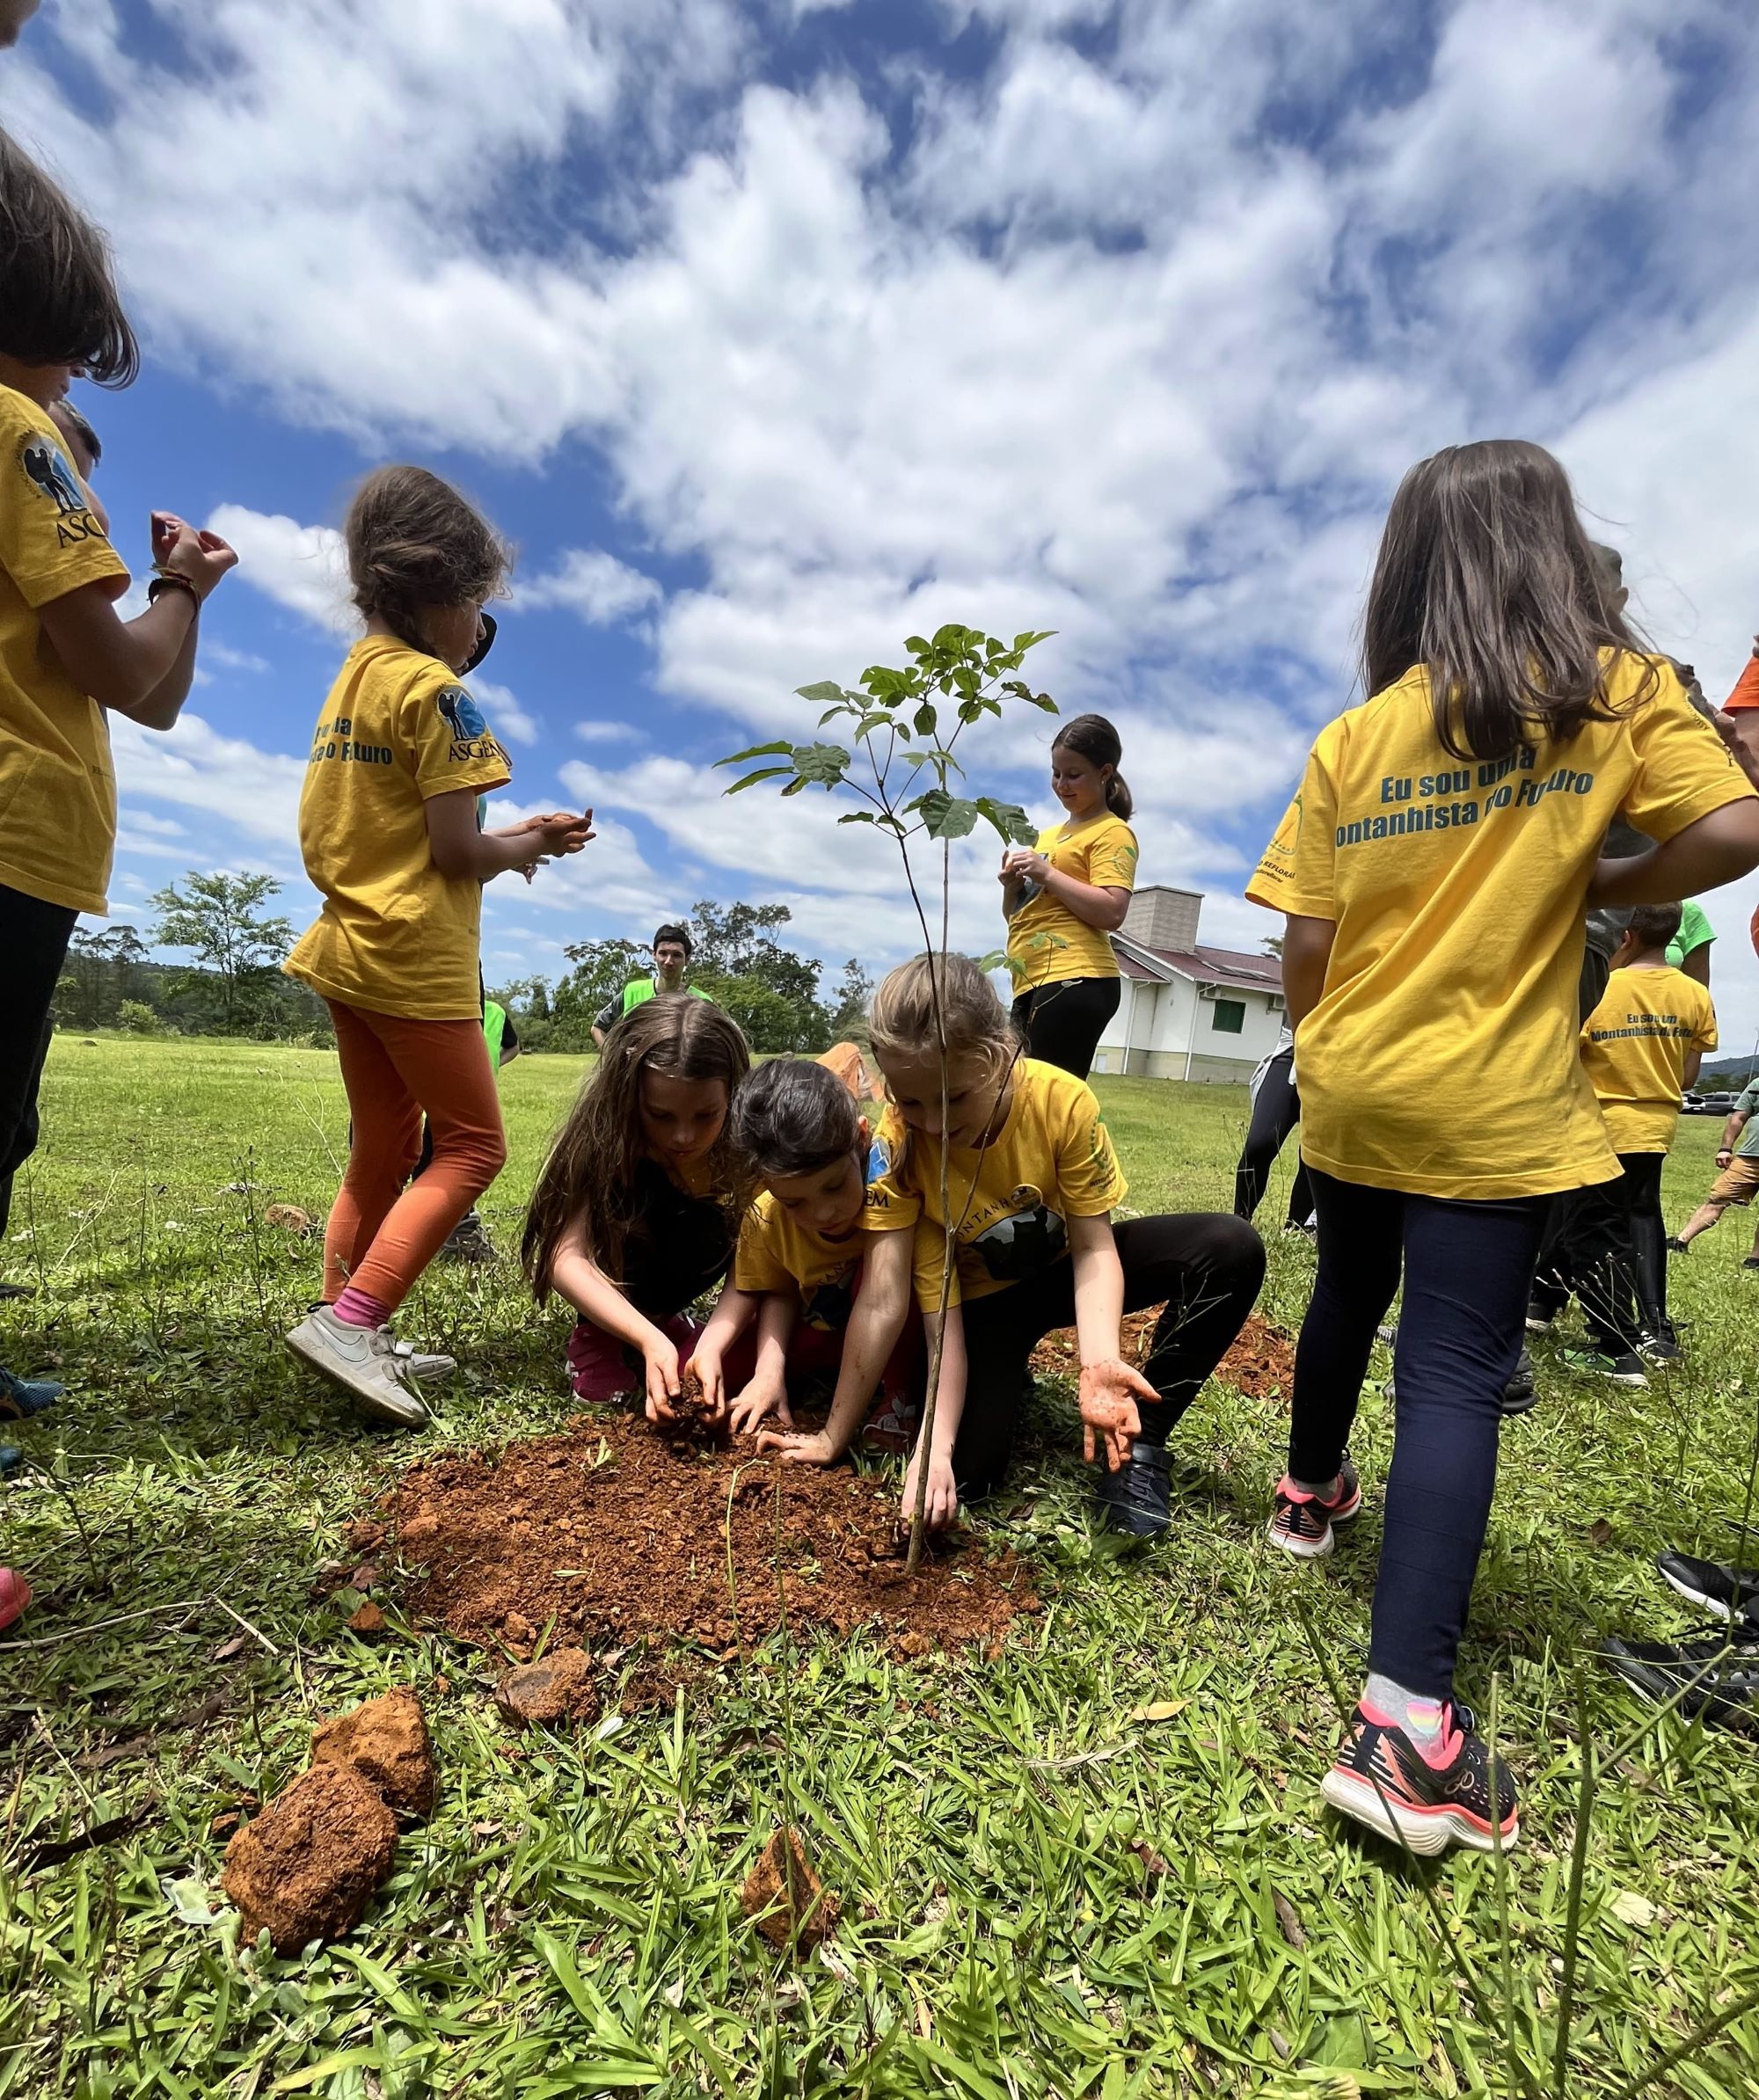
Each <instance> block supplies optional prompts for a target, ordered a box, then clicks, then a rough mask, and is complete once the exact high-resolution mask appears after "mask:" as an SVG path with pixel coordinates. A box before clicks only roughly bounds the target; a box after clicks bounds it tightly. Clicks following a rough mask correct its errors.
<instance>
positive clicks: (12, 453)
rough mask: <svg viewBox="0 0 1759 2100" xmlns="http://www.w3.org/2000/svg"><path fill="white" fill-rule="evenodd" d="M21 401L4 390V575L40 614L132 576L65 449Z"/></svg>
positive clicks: (0, 471)
mask: <svg viewBox="0 0 1759 2100" xmlns="http://www.w3.org/2000/svg"><path fill="white" fill-rule="evenodd" d="M46 426H47V418H44V419H42V420H41V421H39V419H37V418H36V417H35V416H33V414H32V412H31V405H30V404H29V403H28V402H26V400H25V399H24V398H23V397H22V396H20V395H18V394H11V393H10V392H8V391H7V390H4V389H0V568H4V570H5V572H6V573H7V574H8V575H9V576H10V577H11V579H12V581H13V582H14V583H15V584H16V585H17V586H18V595H19V596H20V597H21V598H22V599H23V600H24V601H25V602H26V605H28V606H29V607H30V608H31V609H32V610H33V612H34V611H35V610H36V609H37V608H38V607H39V606H43V605H47V604H49V603H50V602H52V601H53V600H55V599H56V598H64V597H66V595H67V594H68V593H69V591H77V590H78V589H79V588H80V587H81V586H82V585H83V584H88V583H103V582H106V581H108V580H112V579H114V580H115V581H116V589H115V590H114V591H113V593H112V595H113V596H119V595H120V593H121V592H122V590H124V589H125V588H126V587H127V586H128V570H127V568H126V567H125V566H124V565H123V563H122V561H121V559H120V557H119V556H118V555H117V552H116V550H115V549H114V548H113V546H112V545H111V544H110V542H109V539H108V537H107V536H106V533H105V530H104V528H103V527H102V526H101V525H100V524H99V522H98V520H97V518H96V517H95V516H94V515H93V514H92V510H91V501H90V499H89V498H88V497H87V495H86V492H85V485H84V483H83V482H82V481H81V480H80V478H79V477H78V475H77V474H76V473H75V472H74V470H73V467H72V464H71V463H70V462H69V459H68V456H67V454H66V453H65V452H64V451H62V447H61V441H60V440H59V439H58V438H57V437H56V436H55V433H54V430H53V428H52V427H46Z"/></svg>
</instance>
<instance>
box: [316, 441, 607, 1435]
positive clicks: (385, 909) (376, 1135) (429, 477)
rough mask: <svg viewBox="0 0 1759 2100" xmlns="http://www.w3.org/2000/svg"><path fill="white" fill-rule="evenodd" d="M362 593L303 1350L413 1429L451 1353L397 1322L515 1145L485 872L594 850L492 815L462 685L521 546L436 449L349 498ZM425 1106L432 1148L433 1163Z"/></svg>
mask: <svg viewBox="0 0 1759 2100" xmlns="http://www.w3.org/2000/svg"><path fill="white" fill-rule="evenodd" d="M346 538H347V550H348V573H349V577H350V579H351V580H352V582H353V585H354V603H355V604H356V605H357V606H358V607H359V608H360V609H361V613H362V614H364V616H365V617H366V623H367V631H366V634H365V635H364V637H363V638H361V640H360V641H358V642H356V643H355V644H354V647H353V648H352V649H351V650H350V651H349V652H348V654H347V660H345V661H344V663H343V665H342V668H341V670H340V671H339V673H338V674H337V677H336V682H335V683H334V684H333V685H332V687H331V689H330V695H329V697H328V699H326V700H325V703H324V711H323V714H322V716H321V717H320V718H319V720H318V724H317V732H316V733H315V735H314V737H313V739H312V745H311V757H310V762H309V763H308V765H307V767H306V772H305V786H304V789H303V792H302V794H301V796H300V798H299V844H300V850H301V852H302V853H303V856H304V858H305V871H306V873H307V874H308V875H309V876H310V879H311V882H312V886H313V887H314V888H316V889H317V891H319V892H320V893H321V894H322V896H323V899H324V909H323V911H322V913H321V914H320V915H319V916H318V918H317V922H315V923H314V924H313V925H312V926H310V928H308V930H306V932H305V935H304V937H303V938H302V939H301V941H300V943H299V944H298V946H297V947H296V948H295V950H294V952H293V953H292V955H291V956H289V957H288V962H287V970H288V974H289V975H290V976H293V977H297V978H300V979H303V981H304V982H305V983H307V984H309V985H310V987H311V988H312V990H313V991H315V992H317V994H319V995H320V996H321V997H322V999H323V1001H324V1003H325V1005H326V1006H327V1007H328V1008H329V1010H330V1017H331V1019H332V1021H333V1022H334V1024H335V1028H336V1049H337V1054H338V1056H339V1060H340V1062H341V1067H342V1083H343V1084H344V1086H345V1087H346V1088H347V1094H348V1108H349V1112H350V1114H351V1116H352V1117H353V1119H354V1141H353V1146H352V1148H351V1150H350V1152H349V1155H348V1165H347V1171H346V1172H345V1174H344V1175H343V1178H342V1186H341V1188H340V1190H339V1192H338V1194H337V1197H336V1201H335V1203H334V1205H333V1207H332V1209H331V1212H330V1221H329V1224H328V1226H327V1228H326V1229H325V1235H324V1302H323V1304H322V1305H320V1306H319V1307H318V1308H317V1309H316V1310H315V1311H314V1312H312V1313H310V1315H309V1316H307V1317H306V1318H305V1319H303V1320H302V1321H301V1322H300V1323H299V1325H298V1326H297V1327H296V1328H295V1329H294V1331H293V1332H292V1333H291V1334H289V1335H288V1338H287V1341H288V1347H289V1348H290V1349H291V1350H293V1352H294V1353H295V1354H296V1355H298V1356H301V1357H303V1358H304V1360H305V1361H306V1362H307V1363H309V1364H310V1365H312V1366H313V1367H314V1368H316V1369H317V1370H319V1371H321V1372H323V1373H324V1374H325V1377H327V1378H331V1379H333V1380H335V1382H337V1383H338V1384H339V1385H343V1386H346V1387H347V1389H348V1390H349V1391H350V1392H351V1393H353V1394H354V1397H355V1398H356V1399H357V1400H358V1401H360V1403H361V1405H362V1406H364V1407H366V1408H367V1409H368V1410H369V1411H370V1412H372V1413H374V1414H376V1415H378V1416H380V1417H382V1418H384V1419H385V1420H387V1421H391V1422H396V1423H399V1424H401V1425H402V1426H405V1427H410V1428H419V1427H420V1426H421V1425H422V1424H423V1423H425V1422H426V1421H427V1408H426V1406H425V1405H424V1404H423V1403H422V1400H421V1396H420V1393H419V1391H417V1390H415V1389H412V1387H411V1386H410V1385H409V1384H408V1383H406V1382H405V1379H406V1374H408V1373H409V1372H410V1371H411V1370H413V1371H414V1372H415V1373H416V1374H417V1375H418V1377H419V1376H420V1374H422V1373H423V1372H426V1373H427V1374H428V1375H429V1376H440V1375H443V1374H445V1373H446V1372H448V1371H450V1370H451V1369H452V1368H453V1367H454V1366H453V1364H452V1361H451V1360H450V1358H449V1357H425V1358H424V1357H415V1358H411V1357H410V1356H409V1355H408V1354H407V1353H406V1352H405V1351H404V1350H403V1349H402V1348H400V1347H399V1345H398V1344H397V1343H396V1342H395V1341H393V1339H392V1338H391V1334H390V1325H389V1322H390V1316H391V1315H392V1314H393V1313H394V1312H395V1311H396V1310H397V1309H398V1306H399V1305H401V1304H402V1302H403V1301H404V1300H405V1298H406V1297H407V1296H408V1295H409V1293H410V1291H411V1289H412V1287H413V1286H414V1284H415V1281H416V1279H417V1278H418V1277H419V1276H420V1274H421V1272H422V1271H423V1270H424V1269H425V1268H426V1267H427V1265H428V1263H429V1262H431V1261H432V1260H433V1259H434V1256H435V1255H436V1254H437V1253H438V1252H439V1251H440V1249H441V1248H442V1246H443V1245H444V1244H445V1242H446V1240H447V1238H448V1237H449V1235H450V1233H451V1231H452V1229H453V1228H454V1227H455V1226H456V1224H457V1223H458V1221H459V1220H460V1219H461V1218H462V1217H463V1215H464V1214H465V1213H466V1212H467V1211H468V1210H469V1209H470V1208H471V1205H472V1204H473V1203H474V1202H475V1201H476V1199H477V1198H478V1196H480V1195H481V1194H482V1192H483V1191H484V1190H485V1188H487V1187H488V1185H489V1184H490V1183H491V1182H492V1181H493V1179H494V1178H495V1176H496V1175H497V1174H498V1173H500V1169H501V1164H502V1162H503V1161H504V1160H505V1159H506V1157H507V1141H506V1138H505V1136H504V1134H503V1133H502V1128H501V1119H500V1101H499V1100H498V1098H497V1097H496V1094H495V1081H494V1073H493V1069H492V1068H491V1066H490V1063H489V1053H488V1046H487V1044H486V1042H485V1040H484V1037H483V1004H482V972H481V965H480V961H479V959H478V946H479V931H480V925H481V920H482V909H483V901H482V892H483V885H484V883H485V882H488V881H490V880H491V879H493V877H495V876H497V875H504V874H506V873H507V871H509V870H511V869H514V868H517V869H519V870H520V871H522V873H523V874H524V875H525V876H526V877H527V878H528V879H529V876H530V874H531V872H532V871H533V869H534V868H536V867H537V866H539V865H541V864H542V863H543V862H544V859H545V858H546V857H548V856H550V855H551V854H559V853H578V852H579V851H580V849H581V847H582V846H584V845H585V844H586V842H587V841H588V839H590V838H591V837H592V835H593V832H592V813H591V812H590V811H588V813H587V814H586V815H585V816H580V817H576V816H569V815H566V814H561V813H558V814H555V815H550V816H541V817H531V818H528V819H527V820H525V822H523V823H522V824H515V825H514V826H512V827H510V828H508V829H507V830H504V831H484V830H483V829H481V828H480V822H479V819H478V797H480V796H481V795H482V794H484V793H485V791H487V790H489V789H492V788H500V787H505V786H506V785H507V781H508V778H509V777H510V772H511V769H510V768H509V766H508V764H507V753H506V752H505V751H504V750H503V749H502V748H501V747H500V744H499V743H498V742H497V741H496V740H495V738H494V737H493V735H492V734H491V733H490V731H489V726H488V724H487V723H486V722H485V721H484V719H483V718H482V716H481V714H480V713H479V712H478V709H477V704H476V703H475V701H474V700H472V699H471V696H470V694H469V693H468V692H466V691H465V689H464V688H463V686H462V685H460V684H459V682H458V680H459V678H460V676H461V675H462V674H463V673H464V672H466V671H469V670H471V669H472V668H473V667H475V665H476V664H477V663H478V662H479V661H480V660H481V658H482V656H483V655H484V653H485V651H486V648H487V645H488V641H489V640H490V638H492V635H493V630H492V628H490V627H489V626H488V625H487V624H486V623H485V620H484V617H483V606H484V603H485V601H486V600H488V599H490V598H493V596H495V594H497V593H498V592H499V591H500V588H501V586H502V583H503V581H504V580H505V577H506V573H507V560H508V557H507V549H506V547H505V546H504V545H503V544H502V543H501V541H500V539H499V538H498V537H497V536H496V534H495V531H494V529H493V527H492V526H491V525H490V524H489V523H488V522H487V521H486V520H485V519H484V518H482V517H480V516H478V514H477V512H476V511H474V510H473V509H472V508H471V506H470V505H469V504H468V503H467V502H466V501H465V500H464V499H463V497H462V496H461V495H460V494H459V493H458V492H457V491H456V489H455V488H452V487H450V486H449V485H448V484H447V483H446V482H443V481H442V480H440V479H439V478H438V477H437V476H435V475H433V474H430V473H428V472H427V470H425V469H423V468H421V467H408V466H393V467H381V468H380V469H379V470H378V471H377V472H376V473H374V474H369V476H368V477H367V479H366V480H365V481H364V482H363V483H362V484H361V489H360V492H359V493H358V494H357V495H356V496H355V498H354V502H353V504H352V505H351V506H350V507H349V511H348V521H347V533H346ZM424 1115H425V1116H426V1117H427V1121H428V1125H429V1127H431V1129H432V1132H433V1138H434V1150H433V1156H432V1159H431V1160H430V1162H429V1164H428V1166H427V1170H426V1172H424V1173H423V1174H422V1175H421V1177H420V1179H419V1180H415V1181H412V1180H411V1179H410V1175H411V1173H412V1171H413V1170H414V1167H415V1164H416V1162H417V1161H418V1159H419V1158H420V1156H421V1123H422V1118H423V1116H424Z"/></svg>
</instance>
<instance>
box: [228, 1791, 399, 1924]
mask: <svg viewBox="0 0 1759 2100" xmlns="http://www.w3.org/2000/svg"><path fill="white" fill-rule="evenodd" d="M396 1853H397V1819H396V1818H395V1817H394V1816H393V1815H392V1814H391V1812H390V1810H389V1809H388V1808H387V1807H386V1806H385V1805H384V1803H383V1801H382V1800H381V1799H380V1798H379V1794H378V1790H377V1789H376V1787H375V1786H374V1785H373V1784H372V1783H371V1782H370V1781H369V1780H367V1779H365V1778H363V1777H362V1776H361V1774H360V1773H359V1772H357V1771H356V1770H355V1769H354V1766H353V1765H351V1764H324V1765H313V1766H312V1768H310V1771H308V1772H302V1773H301V1774H300V1776H299V1777H298V1778H297V1779H296V1780H295V1781H294V1783H293V1784H292V1785H291V1786H290V1787H288V1788H286V1789H285V1790H283V1791H282V1792H281V1793H280V1794H278V1795H277V1796H276V1797H275V1798H274V1800H273V1801H271V1802H270V1803H269V1805H268V1806H267V1807H266V1809H265V1810H264V1811H263V1812H262V1813H261V1814H260V1815H259V1816H256V1817H254V1818H252V1820H251V1821H250V1822H249V1823H247V1824H245V1827H244V1828H243V1829H242V1830H240V1831H238V1832H237V1834H235V1836H234V1837H233V1839H232V1841H231V1842H230V1844H229V1845H228V1846H227V1848H226V1864H225V1868H224V1870H223V1873H222V1875H221V1884H222V1885H223V1887H224V1889H225V1891H226V1893H227V1894H228V1895H229V1896H230V1898H231V1899H232V1900H233V1902H234V1903H236V1904H237V1907H238V1908H239V1910H240V1911H241V1912H242V1913H243V1915H244V1921H245V1938H246V1939H247V1940H249V1941H254V1940H255V1939H256V1936H257V1935H258V1934H259V1932H260V1931H261V1930H262V1929H264V1927H265V1926H266V1927H267V1929H268V1933H269V1937H270V1938H271V1939H272V1940H273V1941H274V1944H275V1950H276V1951H277V1952H278V1953H281V1954H290V1953H295V1952H296V1951H298V1950H299V1949H300V1948H301V1947H303V1946H304V1945H305V1944H306V1943H307V1942H308V1941H310V1940H334V1939H339V1938H340V1937H341V1936H342V1935H343V1934H344V1933H345V1932H349V1931H352V1930H353V1929H354V1926H356V1925H357V1924H358V1923H359V1922H360V1919H361V1912H362V1911H364V1910H365V1909H366V1907H367V1905H368V1903H369V1901H370V1900H371V1898H372V1894H373V1892H374V1890H375V1889H376V1888H377V1887H378V1885H379V1884H380V1883H381V1882H382V1881H383V1879H384V1878H385V1876H386V1875H387V1874H389V1873H390V1864H391V1861H392V1859H393V1858H394V1857H395V1856H396Z"/></svg>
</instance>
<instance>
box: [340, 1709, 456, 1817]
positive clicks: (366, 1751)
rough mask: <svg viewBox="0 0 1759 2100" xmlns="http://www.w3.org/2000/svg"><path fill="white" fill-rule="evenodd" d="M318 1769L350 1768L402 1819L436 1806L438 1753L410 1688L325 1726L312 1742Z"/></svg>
mask: <svg viewBox="0 0 1759 2100" xmlns="http://www.w3.org/2000/svg"><path fill="white" fill-rule="evenodd" d="M311 1761H312V1764H313V1765H314V1766H317V1765H332V1764H350V1765H353V1766H354V1767H355V1768H357V1769H358V1770H359V1771H360V1773H361V1776H362V1777H363V1778H365V1779H366V1780H367V1781H368V1782H369V1784H371V1785H372V1786H375V1787H376V1788H377V1790H378V1791H379V1792H380V1793H381V1794H383V1797H384V1799H385V1802H386V1805H388V1806H389V1807H390V1808H392V1809H394V1810H395V1811H396V1812H397V1813H398V1815H400V1816H425V1815H427V1813H428V1812H430V1811H431V1810H432V1808H433V1806H434V1790H435V1784H436V1775H435V1773H434V1750H433V1746H432V1745H431V1744H430V1743H429V1742H428V1739H427V1721H426V1719H425V1718H424V1717H423V1715H422V1711H421V1702H420V1699H418V1698H417V1697H416V1695H415V1694H414V1693H413V1692H412V1691H411V1690H410V1689H409V1688H407V1686H399V1688H398V1689H397V1690H396V1691H394V1692H386V1693H385V1694H384V1695H383V1697H382V1698H378V1699H369V1700H367V1701H366V1702H365V1703H364V1704H362V1705H360V1706H357V1707H356V1708H355V1709H354V1711H353V1712H352V1713H346V1714H338V1715H337V1716H336V1717H334V1719H332V1720H329V1721H325V1722H324V1723H323V1724H321V1726H320V1727H319V1728H318V1731H317V1734H316V1735H314V1736H313V1737H312V1739H311Z"/></svg>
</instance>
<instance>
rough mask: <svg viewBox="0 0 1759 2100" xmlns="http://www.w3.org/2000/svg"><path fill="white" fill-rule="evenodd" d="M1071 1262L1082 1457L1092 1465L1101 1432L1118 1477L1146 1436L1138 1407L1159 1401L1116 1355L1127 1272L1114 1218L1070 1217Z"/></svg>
mask: <svg viewBox="0 0 1759 2100" xmlns="http://www.w3.org/2000/svg"><path fill="white" fill-rule="evenodd" d="M1069 1259H1070V1261H1071V1262H1072V1263H1073V1264H1074V1265H1075V1331H1076V1335H1077V1339H1078V1341H1079V1343H1080V1347H1081V1389H1080V1405H1081V1422H1082V1446H1083V1452H1084V1456H1085V1457H1086V1458H1087V1460H1088V1461H1089V1462H1090V1463H1091V1461H1092V1458H1093V1455H1094V1439H1095V1436H1096V1433H1097V1435H1098V1442H1099V1455H1100V1457H1101V1459H1102V1460H1103V1461H1104V1462H1105V1466H1106V1471H1107V1472H1116V1470H1117V1469H1118V1468H1119V1467H1120V1466H1121V1465H1126V1464H1128V1462H1129V1457H1130V1448H1131V1446H1132V1445H1133V1444H1134V1443H1135V1440H1136V1438H1137V1437H1138V1435H1140V1433H1141V1432H1142V1415H1141V1412H1140V1403H1142V1402H1143V1401H1147V1402H1148V1404H1150V1406H1152V1405H1154V1404H1156V1402H1157V1400H1158V1399H1159V1397H1160V1396H1159V1395H1158V1394H1157V1392H1156V1391H1155V1389H1154V1388H1153V1387H1152V1386H1151V1385H1150V1383H1149V1382H1148V1380H1147V1379H1146V1378H1144V1377H1143V1376H1142V1373H1141V1372H1140V1371H1138V1370H1137V1369H1136V1368H1135V1366H1134V1365H1131V1364H1127V1363H1126V1362H1125V1361H1124V1360H1123V1359H1122V1357H1121V1356H1120V1354H1119V1353H1118V1351H1119V1340H1118V1330H1119V1325H1120V1321H1121V1318H1122V1315H1123V1310H1124V1268H1123V1264H1122V1263H1121V1262H1120V1260H1119V1259H1118V1243H1117V1241H1116V1239H1115V1238H1114V1237H1113V1233H1112V1221H1111V1219H1110V1218H1109V1217H1098V1218H1071V1219H1070V1220H1069Z"/></svg>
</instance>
